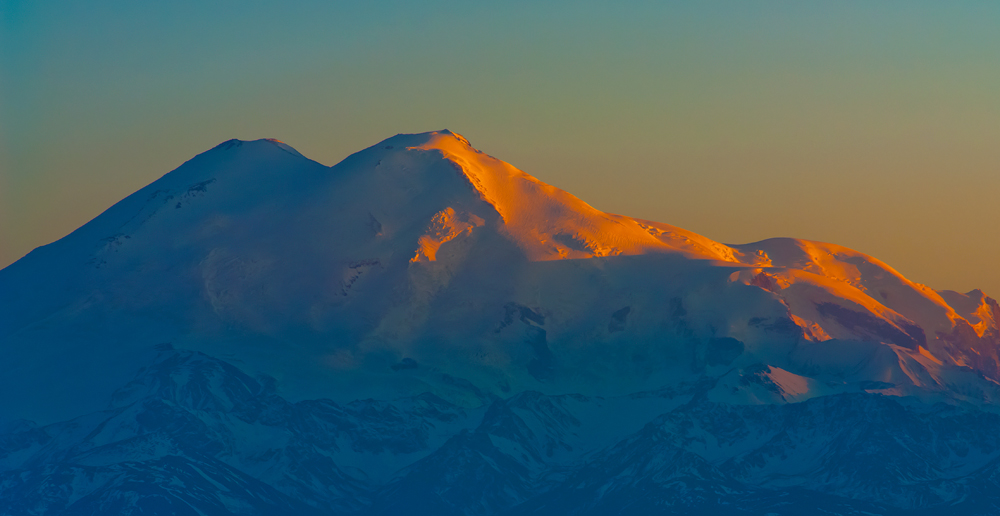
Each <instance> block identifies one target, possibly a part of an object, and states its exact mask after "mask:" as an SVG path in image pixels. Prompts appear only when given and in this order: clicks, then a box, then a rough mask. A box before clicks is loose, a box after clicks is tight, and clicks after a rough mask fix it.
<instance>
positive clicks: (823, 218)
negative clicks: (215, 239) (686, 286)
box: [0, 0, 1000, 297]
mask: <svg viewBox="0 0 1000 516" xmlns="http://www.w3.org/2000/svg"><path fill="white" fill-rule="evenodd" d="M491 4H496V3H492V2H490V3H487V2H468V1H466V2H451V1H425V2H412V1H411V2H404V1H380V0H372V1H366V2H329V1H304V2H296V3H295V5H293V6H289V5H286V4H285V3H280V2H259V1H240V2H235V1H233V2H222V1H206V0H199V1H180V0H176V1H172V2H156V3H154V2H136V1H134V0H129V1H88V2H80V1H66V0H63V1H51V0H31V1H16V0H0V266H5V265H7V264H9V263H11V262H13V261H14V260H16V259H17V258H19V257H20V256H22V255H24V254H25V253H27V252H28V251H29V250H31V249H32V248H33V247H36V246H39V245H43V244H45V243H48V242H51V241H53V240H55V239H58V238H60V237H62V236H64V235H65V234H67V233H69V232H70V231H72V230H73V229H75V228H76V227H78V226H80V225H82V224H83V223H85V222H86V221H87V220H89V219H91V218H93V217H94V216H96V215H97V214H98V213H100V212H101V211H103V210H104V209H106V208H107V207H108V206H110V205H111V204H113V203H114V202H116V201H118V200H119V199H121V198H123V197H125V196H126V195H128V194H130V193H132V192H133V191H135V190H137V189H139V188H140V187H142V186H144V185H146V184H148V183H149V182H151V181H153V180H155V179H156V178H158V177H159V176H161V175H163V174H165V173H166V172H169V171H170V170H172V169H174V168H176V167H177V166H179V165H180V164H181V163H183V162H184V161H186V160H188V159H190V158H191V157H193V156H194V155H195V154H197V153H199V152H203V151H205V150H207V149H209V148H211V147H213V146H214V145H216V144H218V143H219V142H221V141H224V140H227V139H229V138H234V137H235V138H241V139H256V138H262V137H273V138H278V139H280V140H283V141H285V142H287V143H289V144H290V145H292V146H293V147H295V148H297V149H298V150H299V151H300V152H302V153H303V154H305V155H306V156H308V157H310V158H312V159H314V160H317V161H319V162H321V163H325V164H328V165H333V164H335V163H337V162H338V161H340V160H341V159H343V158H344V157H346V156H347V155H348V154H350V153H352V152H355V151H358V150H360V149H362V148H365V147H368V146H370V145H373V144H375V143H377V142H378V141H379V140H382V139H384V138H387V137H389V136H392V135H394V134H396V133H401V132H422V131H428V130H436V129H442V128H448V129H451V130H453V131H456V132H459V133H461V134H463V135H465V136H466V137H467V138H469V139H470V140H471V142H472V144H473V145H474V146H476V147H477V148H479V149H480V150H483V151H485V152H487V153H490V154H492V155H494V156H496V157H498V158H500V159H503V160H505V161H508V162H510V163H512V164H513V165H515V166H517V167H518V168H521V169H522V170H525V171H526V172H528V173H529V174H532V175H534V176H536V177H538V178H539V179H541V180H543V181H545V182H547V183H550V184H553V185H555V186H558V187H560V188H563V189H565V190H568V191H569V192H571V193H573V194H575V195H577V196H578V197H580V198H582V199H583V200H585V201H587V202H588V203H590V204H591V205H593V206H595V207H596V208H598V209H601V210H605V211H610V212H615V213H621V214H625V215H630V216H635V217H641V218H647V219H653V220H657V221H662V222H666V223H669V224H674V225H677V226H680V227H683V228H686V229H690V230H692V231H696V232H698V233H701V234H703V235H705V236H708V237H710V238H712V239H715V240H719V241H722V242H727V243H744V242H750V241H755V240H761V239H764V238H768V237H776V236H790V237H797V238H807V239H813V240H822V241H828V242H834V243H838V244H841V245H846V246H848V247H852V248H854V249H857V250H859V251H862V252H865V253H868V254H871V255H873V256H875V257H877V258H880V259H882V260H883V261H885V262H887V263H888V264H889V265H891V266H893V267H895V268H896V269H898V270H899V271H900V272H902V273H903V274H904V275H906V276H907V277H909V278H910V279H912V280H914V281H917V282H920V283H925V284H927V285H929V286H931V287H933V288H937V289H952V290H959V291H967V290H970V289H973V288H982V289H984V290H985V291H986V292H987V293H990V294H991V295H993V296H995V297H996V296H1000V230H998V229H1000V217H998V214H1000V211H998V207H1000V2H996V1H995V0H984V1H970V2H937V1H934V2H932V1H914V0H910V1H898V2H888V1H887V2H870V1H836V2H803V1H759V2H746V1H733V2H722V1H718V2H716V1H710V2H664V1H651V2H631V3H629V4H628V5H624V6H623V5H617V6H610V5H607V4H608V3H607V2H581V1H577V2H556V1H552V2H520V1H509V2H503V3H502V5H491Z"/></svg>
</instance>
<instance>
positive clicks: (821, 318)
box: [0, 131, 1000, 516]
mask: <svg viewBox="0 0 1000 516" xmlns="http://www.w3.org/2000/svg"><path fill="white" fill-rule="evenodd" d="M998 314H1000V307H998V305H997V303H996V301H994V300H993V299H991V298H989V297H987V296H986V295H984V294H983V293H982V292H980V291H973V292H969V293H967V294H960V293H956V292H951V291H934V290H932V289H929V288H927V287H925V286H923V285H919V284H915V283H912V282H910V281H909V280H907V279H906V278H904V277H902V276H901V275H900V274H898V273H897V272H896V271H894V270H893V269H892V268H890V267H889V266H887V265H886V264H884V263H882V262H880V261H878V260H876V259H874V258H872V257H870V256H866V255H864V254H861V253H858V252H856V251H852V250H850V249H846V248H843V247H840V246H836V245H832V244H825V243H820V242H811V241H803V240H793V239H772V240H765V241H762V242H757V243H753V244H746V245H725V244H721V243H718V242H714V241H712V240H710V239H708V238H705V237H702V236H699V235H696V234H694V233H691V232H689V231H685V230H683V229H680V228H676V227H673V226H670V225H667V224H662V223H657V222H650V221H645V220H638V219H633V218H629V217H625V216H620V215H613V214H608V213H603V212H600V211H598V210H595V209H594V208H592V207H590V206H589V205H587V204H586V203H584V202H582V201H580V200H579V199H577V198H576V197H573V196H572V195H570V194H568V193H566V192H564V191H562V190H559V189H557V188H554V187H552V186H549V185H546V184H544V183H541V182H539V181H538V180H536V179H534V178H532V177H531V176H528V175H527V174H524V173H523V172H521V171H519V170H517V169H515V168H514V167H512V166H510V165H508V164H506V163H504V162H502V161H499V160H497V159H494V158H492V157H490V156H488V155H485V154H483V153H481V152H479V151H477V150H475V149H474V148H472V147H471V146H470V145H469V142H468V141H466V140H465V139H464V138H462V137H461V136H459V135H457V134H454V133H451V132H448V131H440V132H433V133H425V134H416V135H398V136H395V137H393V138H390V139H388V140H385V141H383V142H381V143H379V144H378V145H375V146H373V147H371V148H369V149H366V150H364V151H361V152H359V153H357V154H354V155H352V156H350V157H349V158H347V159H346V160H344V161H343V162H342V163H340V164H338V165H336V166H334V167H326V166H323V165H320V164H318V163H316V162H313V161H311V160H309V159H307V158H305V157H303V156H302V155H300V154H299V153H298V152H296V151H295V150H294V149H292V148H291V147H289V146H287V145H285V144H283V143H281V142H278V141H275V140H258V141H252V142H243V141H238V140H232V141H229V142H226V143H223V144H221V145H219V146H218V147H216V148H214V149H212V150H210V151H208V152H205V153H203V154H201V155H199V156H197V157H195V158H194V159H192V160H191V161H189V162H187V163H185V164H184V165H182V166H181V167H180V168H178V169H177V170H174V171H173V172H170V173H169V174H167V175H165V176H163V177H162V178H161V179H159V180H157V181H156V182H154V183H153V184H151V185H149V186H147V187H146V188H143V189H142V190H140V191H138V192H136V193H135V194H133V195H131V196H129V197H128V198H126V199H124V200H122V201H121V202H119V203H118V204H116V205H115V206H113V207H112V208H110V209H109V210H107V211H106V212H105V213H103V214H101V215H100V216H99V217H97V218H96V219H94V220H93V221H91V222H90V223H88V224H86V225H85V226H83V227H81V228H80V229H78V230H77V231H75V232H74V233H72V234H70V235H69V236H67V237H66V238H64V239H62V240H59V241H57V242H55V243H52V244H50V245H48V246H44V247H41V248H39V249H36V250H35V251H33V252H32V253H30V254H29V255H28V256H26V257H24V258H23V259H21V260H20V261H18V262H16V263H14V264H13V265H11V266H9V267H7V268H5V269H3V270H2V271H0V353H2V356H3V360H2V361H0V492H2V493H3V496H0V513H2V514H43V513H45V514H60V513H61V514H107V513H121V514H130V513H140V512H156V513H162V512H175V513H179V514H185V513H190V514H199V513H200V514H228V513H238V514H283V513H284V514H309V513H311V512H314V513H316V514H329V513H331V512H333V513H337V514H357V515H359V516H360V515H374V514H442V515H447V514H455V515H492V514H498V515H499V514H535V513H537V514H556V513H561V514H594V515H596V514H651V513H657V512H663V513H670V514H705V513H713V512H718V511H725V512H726V513H727V514H768V513H773V514H789V515H790V514H804V513H812V512H816V511H819V510H821V509H822V510H826V511H828V512H829V513H831V514H858V513H863V512H868V513H874V514H950V513H954V514H991V513H994V512H995V510H996V509H995V508H996V507H997V506H998V505H996V504H1000V494H997V493H1000V489H998V488H1000V485H997V484H998V481H1000V472H998V468H1000V437H997V436H996V435H995V432H993V431H992V429H994V428H996V427H997V425H998V424H1000V416H998V408H1000V404H998V399H1000V384H998V381H1000V361H998V349H1000V332H998V327H997V317H998Z"/></svg>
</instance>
